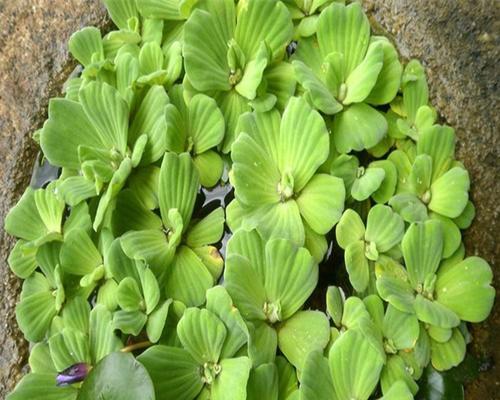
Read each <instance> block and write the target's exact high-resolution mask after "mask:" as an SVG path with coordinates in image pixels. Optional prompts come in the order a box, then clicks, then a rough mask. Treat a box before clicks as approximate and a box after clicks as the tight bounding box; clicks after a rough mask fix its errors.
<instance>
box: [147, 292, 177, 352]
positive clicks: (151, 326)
mask: <svg viewBox="0 0 500 400" xmlns="http://www.w3.org/2000/svg"><path fill="white" fill-rule="evenodd" d="M171 304H172V300H170V299H169V300H166V301H164V302H163V303H162V304H160V305H158V307H157V308H156V309H155V310H154V311H153V312H152V313H151V314H149V316H148V321H147V323H146V333H147V335H148V339H149V341H150V342H151V343H156V342H158V341H159V340H160V338H161V335H162V333H163V330H164V329H165V324H166V322H167V317H168V311H169V309H170V305H171Z"/></svg>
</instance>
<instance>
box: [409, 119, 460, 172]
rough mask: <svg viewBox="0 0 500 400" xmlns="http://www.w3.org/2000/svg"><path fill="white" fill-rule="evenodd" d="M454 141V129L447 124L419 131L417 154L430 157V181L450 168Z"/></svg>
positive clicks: (453, 153) (453, 154)
mask: <svg viewBox="0 0 500 400" xmlns="http://www.w3.org/2000/svg"><path fill="white" fill-rule="evenodd" d="M455 141H456V138H455V131H454V130H453V128H451V127H449V126H441V125H432V126H431V127H428V128H426V129H423V130H422V131H421V132H420V135H419V138H418V142H417V154H428V155H429V156H431V157H432V179H431V181H432V182H434V181H435V180H436V179H438V178H439V177H440V176H441V175H443V174H444V173H445V172H446V171H448V170H449V169H450V166H451V164H452V162H453V160H454V158H455Z"/></svg>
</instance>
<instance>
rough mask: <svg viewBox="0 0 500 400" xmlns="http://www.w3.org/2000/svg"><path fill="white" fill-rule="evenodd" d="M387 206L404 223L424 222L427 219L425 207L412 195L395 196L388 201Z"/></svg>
mask: <svg viewBox="0 0 500 400" xmlns="http://www.w3.org/2000/svg"><path fill="white" fill-rule="evenodd" d="M389 205H390V206H391V207H392V209H393V210H394V211H396V212H397V213H398V214H399V215H401V217H402V218H403V219H404V220H405V221H406V222H409V223H415V222H424V221H426V220H427V219H428V215H427V207H426V206H425V204H424V203H422V201H421V200H420V199H419V198H418V197H417V196H415V195H413V194H410V193H401V194H396V195H395V196H393V197H392V198H391V199H390V200H389Z"/></svg>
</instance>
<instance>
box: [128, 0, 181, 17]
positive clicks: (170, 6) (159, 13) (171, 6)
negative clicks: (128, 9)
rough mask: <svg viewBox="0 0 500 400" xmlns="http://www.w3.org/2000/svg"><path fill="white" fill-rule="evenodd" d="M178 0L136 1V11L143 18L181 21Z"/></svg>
mask: <svg viewBox="0 0 500 400" xmlns="http://www.w3.org/2000/svg"><path fill="white" fill-rule="evenodd" d="M180 3H181V2H180V1H179V0H138V1H137V10H138V11H139V12H140V13H141V15H142V16H143V17H145V18H159V19H166V20H169V21H170V20H177V19H183V17H181V15H180V13H179V6H180Z"/></svg>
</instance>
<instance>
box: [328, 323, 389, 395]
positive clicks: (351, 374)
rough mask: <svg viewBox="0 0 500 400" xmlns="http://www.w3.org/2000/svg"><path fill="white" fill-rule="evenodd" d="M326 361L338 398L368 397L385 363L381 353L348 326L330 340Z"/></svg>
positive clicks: (359, 333)
mask: <svg viewBox="0 0 500 400" xmlns="http://www.w3.org/2000/svg"><path fill="white" fill-rule="evenodd" d="M329 362H330V370H331V371H332V376H333V387H334V388H335V393H336V394H337V396H338V398H339V399H359V400H367V399H368V398H369V397H370V395H371V393H372V392H373V390H374V389H375V386H376V385H377V382H378V380H379V375H380V371H381V370H382V367H383V365H384V359H383V358H382V357H381V356H380V353H379V352H378V351H377V350H376V349H375V348H374V347H373V346H372V345H371V344H370V342H369V341H368V340H367V339H366V338H365V336H364V335H363V334H362V333H361V332H360V331H358V330H356V329H350V330H348V331H347V332H345V333H344V334H343V335H341V336H340V337H339V338H338V339H337V340H336V341H335V342H334V343H333V346H332V348H331V350H330V355H329Z"/></svg>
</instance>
